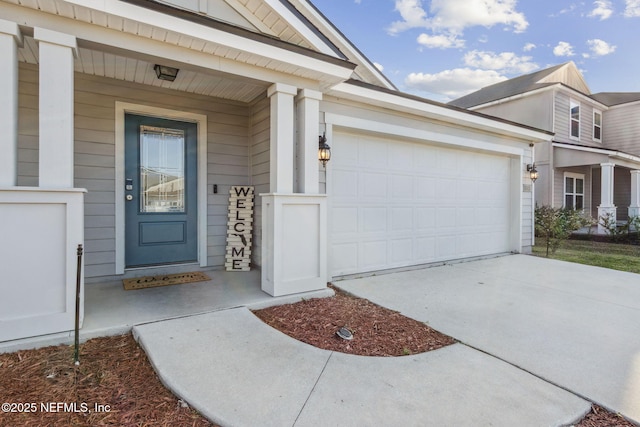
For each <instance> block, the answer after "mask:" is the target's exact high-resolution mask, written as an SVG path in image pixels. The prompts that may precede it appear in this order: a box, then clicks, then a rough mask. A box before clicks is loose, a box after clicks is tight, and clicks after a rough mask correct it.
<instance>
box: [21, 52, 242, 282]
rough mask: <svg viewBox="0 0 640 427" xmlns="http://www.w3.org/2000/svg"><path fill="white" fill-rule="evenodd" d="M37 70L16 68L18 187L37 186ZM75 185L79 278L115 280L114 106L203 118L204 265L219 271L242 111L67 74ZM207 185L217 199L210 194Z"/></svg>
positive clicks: (238, 168)
mask: <svg viewBox="0 0 640 427" xmlns="http://www.w3.org/2000/svg"><path fill="white" fill-rule="evenodd" d="M37 79H38V69H37V66H34V65H28V64H20V89H19V90H20V124H19V129H20V131H19V156H20V158H19V163H18V173H19V180H18V184H19V185H37V180H38V176H37V175H38V164H37V157H38V148H37V146H38V141H37V134H38V126H37V123H38V99H37V98H38V94H37V86H38V84H37ZM74 95H75V129H74V132H75V144H74V157H75V158H74V163H75V168H74V172H75V186H76V187H80V188H86V189H87V190H88V193H87V194H86V195H85V254H86V257H85V274H86V277H87V278H94V277H104V276H113V275H115V103H116V101H122V102H128V103H132V104H140V105H150V106H154V107H160V108H166V109H171V110H180V111H187V112H192V113H197V114H204V115H206V116H207V119H208V122H207V130H208V135H207V137H208V142H207V163H208V165H207V172H208V174H207V205H208V206H207V241H208V246H207V264H208V266H210V267H220V268H221V267H222V266H224V256H225V247H226V225H227V208H228V194H229V188H230V187H231V186H232V185H246V184H248V181H249V179H248V128H249V114H250V108H249V107H247V106H245V105H243V104H240V103H234V102H229V101H224V100H220V99H215V98H210V97H205V96H199V95H194V94H187V93H183V92H178V91H172V90H167V89H162V88H156V87H151V86H146V85H141V84H137V83H129V82H122V81H118V80H113V79H108V78H104V77H96V76H91V75H87V74H79V73H76V74H75V94H74ZM213 184H217V185H218V194H213Z"/></svg>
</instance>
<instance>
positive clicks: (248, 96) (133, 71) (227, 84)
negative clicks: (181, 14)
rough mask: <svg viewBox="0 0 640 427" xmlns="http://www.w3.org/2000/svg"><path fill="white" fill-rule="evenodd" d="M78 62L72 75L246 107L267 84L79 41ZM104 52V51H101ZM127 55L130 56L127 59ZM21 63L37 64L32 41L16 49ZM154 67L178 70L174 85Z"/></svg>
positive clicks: (26, 40) (28, 38)
mask: <svg viewBox="0 0 640 427" xmlns="http://www.w3.org/2000/svg"><path fill="white" fill-rule="evenodd" d="M79 45H80V47H79V49H78V58H76V60H75V61H74V67H75V71H76V72H78V73H84V74H90V75H94V76H100V77H109V78H112V79H117V80H123V81H129V82H135V83H141V84H146V85H150V86H156V87H163V88H167V89H174V90H179V91H183V92H189V93H194V94H199V95H206V96H212V97H216V98H222V99H228V100H233V101H239V102H244V103H249V102H251V101H253V100H254V99H256V98H257V97H258V96H260V95H261V94H263V93H264V92H265V91H266V90H267V87H268V86H269V83H266V82H261V81H258V80H252V79H248V78H242V77H239V76H232V75H227V74H225V73H221V72H216V71H214V70H199V69H197V68H196V67H193V66H191V67H189V66H188V65H185V64H178V63H173V62H171V61H167V60H164V59H154V58H152V57H148V56H145V55H140V54H136V56H137V58H135V57H133V54H132V53H131V52H127V51H118V50H117V49H113V48H108V47H102V46H96V45H95V44H91V43H83V42H82V41H79ZM103 48H104V49H103ZM127 54H129V55H127ZM18 58H19V61H21V62H26V63H29V64H38V43H37V42H36V41H35V40H34V39H33V37H28V36H25V37H24V46H23V47H21V48H20V49H18ZM156 63H160V64H162V65H168V66H174V67H177V68H179V69H180V72H179V73H178V77H177V78H176V80H175V81H173V82H169V81H166V80H159V79H158V78H156V74H155V71H154V70H153V66H154V65H155V64H156Z"/></svg>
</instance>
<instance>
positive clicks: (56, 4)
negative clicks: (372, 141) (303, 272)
mask: <svg viewBox="0 0 640 427" xmlns="http://www.w3.org/2000/svg"><path fill="white" fill-rule="evenodd" d="M43 2H44V3H48V4H49V6H50V7H40V9H39V10H38V9H32V10H33V13H29V12H30V11H29V8H28V7H26V6H15V5H11V4H6V3H3V4H2V7H3V9H4V10H3V15H5V16H6V18H5V19H12V18H13V19H14V20H16V22H19V23H20V24H21V25H29V22H35V23H36V25H43V22H42V19H37V17H36V16H35V14H36V13H40V14H42V12H41V11H42V10H45V11H46V10H55V11H57V13H55V14H53V13H48V14H47V15H49V19H47V21H46V22H47V23H49V22H50V25H54V26H55V24H56V18H58V19H60V17H63V18H68V19H71V20H73V21H75V22H77V23H78V24H85V25H86V24H88V23H90V24H91V27H93V28H100V27H103V28H105V29H107V30H109V31H110V32H112V33H113V34H114V37H111V38H109V37H104V36H103V35H104V32H103V33H97V34H100V36H97V35H96V36H93V35H92V34H91V32H90V31H89V32H87V31H80V34H78V33H75V32H74V33H72V34H73V35H75V36H76V37H78V38H79V39H85V40H87V41H89V42H94V43H100V44H109V43H110V41H109V40H110V39H113V40H115V39H117V37H115V33H125V34H129V35H135V36H136V37H138V38H146V39H149V40H152V41H154V42H158V41H161V42H163V43H165V44H168V45H171V46H173V45H175V47H180V48H183V49H191V50H194V51H196V52H198V53H202V52H212V53H213V54H214V55H216V56H218V57H221V58H224V59H229V60H232V61H235V62H240V63H245V64H248V65H253V66H258V67H260V68H263V69H268V70H271V71H276V72H280V73H284V74H291V75H295V76H297V77H302V78H305V79H309V80H314V81H318V82H319V85H318V86H319V87H320V88H321V89H322V88H326V87H330V86H332V85H334V84H336V83H338V82H342V81H345V80H347V79H348V78H350V77H351V75H352V74H353V70H354V69H355V67H356V65H355V64H352V63H351V62H349V61H346V60H344V59H341V58H337V57H335V56H331V55H327V54H324V53H320V52H316V51H313V50H310V49H306V48H304V47H300V46H297V45H294V44H291V43H287V42H283V41H281V40H278V39H275V38H273V37H270V36H267V35H263V34H260V33H255V32H252V31H249V30H246V29H243V28H240V27H236V26H233V25H229V24H226V23H222V22H218V21H215V20H212V19H210V18H206V17H203V16H199V15H198V14H195V13H191V12H186V11H183V10H180V9H176V8H174V7H172V6H168V5H164V4H160V3H156V2H150V1H142V0H126V1H116V0H114V1H102V0H42V1H41V2H39V3H38V4H40V3H43ZM5 8H6V9H5ZM5 10H6V13H5ZM29 17H33V18H34V19H32V20H29V19H25V18H29ZM67 22H68V21H67ZM32 25H33V24H32ZM139 26H143V27H144V29H145V31H135V29H136V28H138V27H139ZM45 28H47V26H45ZM69 28H70V29H74V28H71V27H69ZM52 29H55V30H56V31H62V32H64V26H63V27H62V28H52ZM157 32H170V33H171V34H172V37H171V41H169V37H167V38H166V39H165V40H158V39H157V36H156V33H157ZM186 39H188V40H195V41H197V43H189V44H187V45H185V44H184V40H186ZM114 45H119V47H122V45H121V44H119V42H114ZM187 62H188V60H187Z"/></svg>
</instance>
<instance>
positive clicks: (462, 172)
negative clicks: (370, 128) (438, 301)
mask: <svg viewBox="0 0 640 427" xmlns="http://www.w3.org/2000/svg"><path fill="white" fill-rule="evenodd" d="M332 152H333V155H332V159H331V162H332V165H331V169H332V172H331V179H330V189H329V190H330V197H331V204H330V206H331V207H330V227H331V243H330V249H331V251H330V263H331V267H330V268H331V272H332V275H333V276H334V277H335V276H340V275H345V274H354V273H362V272H370V271H377V270H384V269H389V268H396V267H404V266H410V265H418V264H424V263H431V262H438V261H445V260H453V259H460V258H468V257H473V256H480V255H488V254H495V253H501V252H508V251H509V249H510V243H509V242H510V238H509V230H510V221H509V218H510V201H509V197H510V196H509V194H510V184H509V181H510V180H509V177H510V159H509V158H508V157H506V156H499V155H492V154H485V153H478V152H471V151H463V150H455V149H450V148H443V147H439V146H431V145H427V144H421V143H414V142H406V141H395V140H392V139H385V138H378V137H372V136H364V135H359V134H351V133H337V132H336V133H334V137H333V144H332Z"/></svg>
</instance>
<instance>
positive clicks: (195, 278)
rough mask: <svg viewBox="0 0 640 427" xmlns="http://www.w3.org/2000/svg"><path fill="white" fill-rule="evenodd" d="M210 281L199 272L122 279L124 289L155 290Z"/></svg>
mask: <svg viewBox="0 0 640 427" xmlns="http://www.w3.org/2000/svg"><path fill="white" fill-rule="evenodd" d="M208 280H211V279H210V278H209V276H207V275H206V274H204V273H201V272H199V271H194V272H191V273H178V274H165V275H159V276H145V277H136V278H134V279H122V284H123V285H124V289H125V290H127V291H132V290H135V289H145V288H155V287H157V286H168V285H181V284H183V283H193V282H206V281H208Z"/></svg>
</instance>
